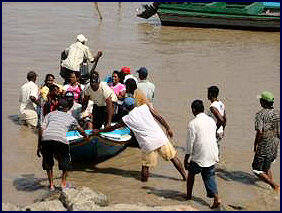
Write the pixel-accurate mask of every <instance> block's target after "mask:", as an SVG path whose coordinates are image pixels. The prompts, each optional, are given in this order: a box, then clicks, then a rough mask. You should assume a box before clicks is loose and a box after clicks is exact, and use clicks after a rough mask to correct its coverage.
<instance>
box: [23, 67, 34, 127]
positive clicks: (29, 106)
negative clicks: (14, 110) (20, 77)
mask: <svg viewBox="0 0 282 213" xmlns="http://www.w3.org/2000/svg"><path fill="white" fill-rule="evenodd" d="M36 79H37V74H36V73H35V72H33V71H30V72H28V74H27V80H28V82H27V83H25V84H24V85H22V86H21V90H20V97H19V102H20V110H19V122H20V124H26V125H27V126H28V127H31V128H35V127H36V126H37V122H38V115H37V111H36V105H38V104H39V102H38V86H37V85H36V84H35V82H36Z"/></svg>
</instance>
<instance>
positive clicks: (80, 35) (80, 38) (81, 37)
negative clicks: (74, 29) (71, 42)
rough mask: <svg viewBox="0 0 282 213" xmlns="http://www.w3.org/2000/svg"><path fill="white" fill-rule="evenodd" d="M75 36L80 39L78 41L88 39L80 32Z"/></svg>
mask: <svg viewBox="0 0 282 213" xmlns="http://www.w3.org/2000/svg"><path fill="white" fill-rule="evenodd" d="M76 38H77V40H78V41H80V42H85V41H88V39H87V38H85V36H84V35H82V34H79V35H78V36H77V37H76Z"/></svg>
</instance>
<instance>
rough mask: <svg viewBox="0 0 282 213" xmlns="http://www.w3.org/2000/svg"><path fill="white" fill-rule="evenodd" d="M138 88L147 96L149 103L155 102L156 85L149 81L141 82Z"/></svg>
mask: <svg viewBox="0 0 282 213" xmlns="http://www.w3.org/2000/svg"><path fill="white" fill-rule="evenodd" d="M137 88H138V89H140V90H141V91H142V92H143V93H144V94H145V95H146V96H147V99H148V101H150V102H153V98H154V93H155V85H154V84H153V83H151V82H150V81H148V80H141V81H140V82H139V83H138V84H137Z"/></svg>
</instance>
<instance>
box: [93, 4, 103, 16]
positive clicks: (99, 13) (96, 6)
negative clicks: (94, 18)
mask: <svg viewBox="0 0 282 213" xmlns="http://www.w3.org/2000/svg"><path fill="white" fill-rule="evenodd" d="M94 6H95V8H96V10H97V11H98V15H99V18H100V20H102V19H103V17H102V14H101V12H100V10H99V6H98V2H94Z"/></svg>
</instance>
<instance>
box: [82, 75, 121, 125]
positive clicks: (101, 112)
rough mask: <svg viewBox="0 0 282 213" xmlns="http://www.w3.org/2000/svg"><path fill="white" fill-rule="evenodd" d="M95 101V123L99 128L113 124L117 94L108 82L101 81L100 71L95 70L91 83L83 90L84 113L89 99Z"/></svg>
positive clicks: (93, 114) (93, 113)
mask: <svg viewBox="0 0 282 213" xmlns="http://www.w3.org/2000/svg"><path fill="white" fill-rule="evenodd" d="M90 100H91V101H93V109H92V116H93V125H94V126H95V128H97V129H99V128H101V127H102V125H106V126H111V122H112V119H113V116H114V106H115V104H116V102H117V100H118V99H117V96H116V94H115V93H114V91H113V90H112V89H111V88H110V87H109V86H108V84H107V83H106V82H100V76H99V73H98V72H96V71H93V72H92V73H91V75H90V84H87V85H86V86H85V88H84V90H83V101H82V113H84V112H85V110H86V109H87V106H88V103H89V101H90Z"/></svg>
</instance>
